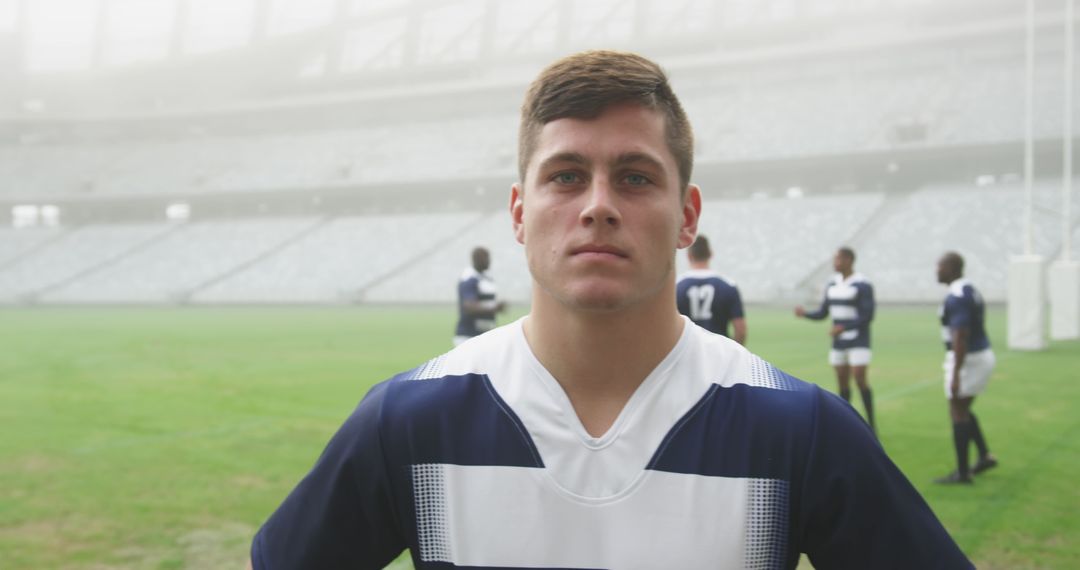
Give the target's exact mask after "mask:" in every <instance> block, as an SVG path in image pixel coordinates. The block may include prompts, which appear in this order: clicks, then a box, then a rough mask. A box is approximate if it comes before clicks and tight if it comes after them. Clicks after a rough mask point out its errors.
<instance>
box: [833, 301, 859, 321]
mask: <svg viewBox="0 0 1080 570" xmlns="http://www.w3.org/2000/svg"><path fill="white" fill-rule="evenodd" d="M829 316H830V317H832V319H833V320H834V321H838V320H844V321H846V320H851V319H854V318H857V317H858V316H859V311H858V310H857V309H856V308H855V307H853V306H851V305H829Z"/></svg>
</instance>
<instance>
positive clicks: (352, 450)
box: [251, 383, 405, 570]
mask: <svg viewBox="0 0 1080 570" xmlns="http://www.w3.org/2000/svg"><path fill="white" fill-rule="evenodd" d="M388 386H390V384H389V383H383V384H379V385H377V386H376V387H375V388H372V389H371V391H370V392H369V393H368V395H367V396H366V397H365V398H364V400H363V401H362V402H361V403H360V405H359V406H358V407H357V408H356V410H355V411H354V412H353V414H352V415H351V416H350V417H349V419H348V420H347V421H346V422H345V424H344V425H343V426H342V427H341V429H340V430H339V431H338V433H337V434H335V435H334V437H333V438H332V439H331V440H330V443H329V444H327V446H326V449H325V450H324V451H323V453H322V455H321V456H320V457H319V459H318V461H317V462H316V463H315V466H314V467H313V468H312V469H311V471H310V472H309V473H308V474H307V476H305V477H304V479H303V480H302V481H300V483H299V484H298V485H297V486H296V488H295V489H293V491H292V492H291V493H290V494H289V496H288V497H287V498H286V499H285V501H284V502H282V504H281V505H280V506H279V507H278V508H277V510H276V511H275V512H274V514H273V515H271V516H270V518H269V519H267V521H266V523H265V524H263V526H262V528H261V529H259V532H258V533H257V534H256V535H255V539H254V540H253V541H252V546H251V562H252V568H254V569H255V570H278V569H290V570H291V569H311V570H318V569H324V568H325V569H330V568H358V569H361V568H373V569H374V568H382V567H384V566H385V565H386V564H388V563H389V562H391V561H392V560H393V559H394V558H395V557H397V555H398V554H400V553H401V551H402V550H404V548H405V540H404V539H403V538H402V536H401V534H400V531H399V527H398V524H397V516H396V511H395V506H394V502H393V501H394V499H393V493H392V491H391V488H392V486H393V481H392V480H391V476H390V475H389V470H388V469H387V466H386V460H385V457H384V455H383V445H382V434H381V433H380V429H379V424H380V419H381V412H382V402H383V397H384V395H385V393H386V392H387V391H388Z"/></svg>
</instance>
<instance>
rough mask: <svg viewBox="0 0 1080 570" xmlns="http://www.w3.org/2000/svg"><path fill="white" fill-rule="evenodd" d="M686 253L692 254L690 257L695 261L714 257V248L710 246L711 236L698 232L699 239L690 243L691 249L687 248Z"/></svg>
mask: <svg viewBox="0 0 1080 570" xmlns="http://www.w3.org/2000/svg"><path fill="white" fill-rule="evenodd" d="M686 253H688V254H689V255H690V259H693V260H694V261H708V260H709V258H711V257H712V248H711V247H709V238H707V237H705V236H703V235H701V234H698V237H697V239H695V240H694V243H693V244H691V245H690V249H688V250H686Z"/></svg>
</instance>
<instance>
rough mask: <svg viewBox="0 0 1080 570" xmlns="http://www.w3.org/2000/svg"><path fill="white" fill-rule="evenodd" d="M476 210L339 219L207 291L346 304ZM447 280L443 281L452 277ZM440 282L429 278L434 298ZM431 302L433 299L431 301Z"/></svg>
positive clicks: (208, 297)
mask: <svg viewBox="0 0 1080 570" xmlns="http://www.w3.org/2000/svg"><path fill="white" fill-rule="evenodd" d="M476 218H477V214H476V213H436V214H404V215H383V216H357V217H348V218H337V219H334V220H332V221H330V222H329V223H327V224H326V225H325V226H323V227H322V228H320V229H319V231H316V232H312V233H310V234H308V235H306V236H304V237H303V238H302V239H299V240H296V241H295V242H293V243H290V244H289V245H287V246H286V247H283V248H281V249H280V250H279V251H277V252H275V253H274V254H273V255H270V256H268V257H267V258H266V259H264V260H263V261H262V262H261V263H258V264H255V265H252V266H250V267H248V268H246V269H245V270H243V271H240V272H238V273H237V274H235V275H233V276H232V277H230V278H228V279H224V280H222V281H220V282H219V283H216V284H214V285H212V286H210V287H207V288H206V289H205V290H202V291H199V292H198V293H197V294H196V295H195V297H194V300H195V301H196V302H205V303H236V302H257V303H340V302H354V301H357V300H358V298H359V295H360V292H361V291H362V289H363V288H364V287H365V286H366V285H367V284H369V283H371V282H372V281H374V280H377V279H379V278H380V277H384V276H385V275H387V274H388V273H390V272H393V271H395V270H398V269H400V268H401V267H402V266H403V265H408V264H412V263H423V261H420V262H416V261H414V260H415V259H416V258H417V257H424V256H425V254H427V253H428V252H431V251H432V250H433V249H435V250H438V251H439V254H438V255H435V256H434V257H436V258H438V257H442V256H445V255H446V254H445V253H444V252H443V251H442V250H444V249H445V248H443V247H442V245H443V244H444V242H445V241H446V240H448V239H451V238H453V236H455V235H456V234H459V233H461V232H462V231H463V229H464V228H466V227H468V226H469V225H470V224H471V223H472V222H473V220H475V219H476ZM446 279H447V278H446V277H443V279H442V280H441V281H443V282H445V281H446ZM444 284H445V283H440V281H439V280H434V281H432V282H427V283H424V284H423V286H424V287H425V288H426V291H427V292H428V293H430V294H432V295H433V296H434V295H435V294H436V293H437V291H438V286H439V285H444ZM424 300H430V299H424Z"/></svg>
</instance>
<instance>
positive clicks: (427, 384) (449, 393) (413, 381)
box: [383, 322, 520, 420]
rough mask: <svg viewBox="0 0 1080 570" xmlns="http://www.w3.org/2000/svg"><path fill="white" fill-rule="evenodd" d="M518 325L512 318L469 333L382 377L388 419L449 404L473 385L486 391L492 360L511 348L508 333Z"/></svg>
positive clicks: (464, 394) (471, 390) (472, 389)
mask: <svg viewBox="0 0 1080 570" xmlns="http://www.w3.org/2000/svg"><path fill="white" fill-rule="evenodd" d="M519 326H520V323H519V322H514V323H510V324H508V325H504V326H502V327H498V328H495V329H493V330H491V331H488V332H486V333H484V334H482V335H479V336H475V337H472V338H470V339H469V340H467V341H465V342H463V343H462V344H460V345H459V346H457V347H455V348H454V349H453V350H451V351H449V352H446V353H444V354H441V355H439V356H436V357H435V358H432V359H430V360H428V361H427V362H424V363H423V364H420V365H419V366H417V367H415V368H413V369H411V370H406V371H404V372H401V373H399V374H396V375H394V376H393V377H391V378H390V379H388V380H385V381H384V382H383V384H385V388H384V391H385V393H386V396H385V398H386V399H387V403H386V404H385V406H386V411H387V412H389V413H390V414H391V417H390V418H389V419H391V420H392V419H393V418H394V417H398V416H409V415H413V414H422V413H424V412H426V411H429V410H430V408H432V407H440V406H446V405H448V404H452V403H454V402H457V401H459V400H460V399H461V398H463V397H467V396H468V395H469V394H470V393H472V392H474V390H475V389H476V388H480V389H481V390H482V391H485V392H486V388H484V387H483V386H482V385H484V384H486V383H487V377H488V375H489V373H490V372H491V369H492V367H493V366H495V365H496V364H497V363H495V362H494V361H495V360H496V359H498V358H499V357H500V355H505V354H506V353H507V352H508V351H509V350H510V349H511V345H512V339H511V336H512V334H513V332H514V328H515V327H519Z"/></svg>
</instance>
